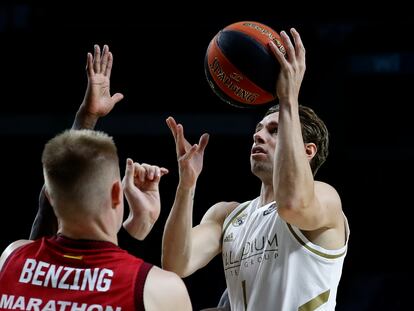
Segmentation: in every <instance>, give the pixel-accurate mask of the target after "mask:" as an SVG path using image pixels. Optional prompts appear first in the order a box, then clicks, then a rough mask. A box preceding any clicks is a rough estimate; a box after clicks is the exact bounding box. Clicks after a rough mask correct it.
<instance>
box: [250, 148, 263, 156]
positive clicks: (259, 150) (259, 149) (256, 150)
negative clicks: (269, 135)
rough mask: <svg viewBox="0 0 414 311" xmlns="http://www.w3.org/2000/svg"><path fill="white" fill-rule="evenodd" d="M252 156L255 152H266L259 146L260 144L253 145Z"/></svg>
mask: <svg viewBox="0 0 414 311" xmlns="http://www.w3.org/2000/svg"><path fill="white" fill-rule="evenodd" d="M251 154H252V156H253V155H257V154H266V151H265V150H264V149H263V148H262V147H260V146H255V147H253V148H252V153H251Z"/></svg>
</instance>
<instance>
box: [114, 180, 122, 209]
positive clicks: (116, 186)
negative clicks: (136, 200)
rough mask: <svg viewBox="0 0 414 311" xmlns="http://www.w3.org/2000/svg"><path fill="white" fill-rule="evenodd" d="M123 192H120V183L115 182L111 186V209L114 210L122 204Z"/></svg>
mask: <svg viewBox="0 0 414 311" xmlns="http://www.w3.org/2000/svg"><path fill="white" fill-rule="evenodd" d="M123 195H124V194H123V192H122V184H121V181H119V180H117V181H115V182H114V183H113V184H112V188H111V199H112V207H113V208H116V207H118V206H119V205H120V204H121V203H122V202H123V199H124V197H123Z"/></svg>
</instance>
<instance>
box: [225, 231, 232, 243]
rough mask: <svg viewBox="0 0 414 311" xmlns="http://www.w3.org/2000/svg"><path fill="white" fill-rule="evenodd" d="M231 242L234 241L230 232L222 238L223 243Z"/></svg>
mask: <svg viewBox="0 0 414 311" xmlns="http://www.w3.org/2000/svg"><path fill="white" fill-rule="evenodd" d="M232 241H234V237H233V232H231V233H230V234H228V235H227V236H226V237H225V238H224V242H232Z"/></svg>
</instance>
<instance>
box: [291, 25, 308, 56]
mask: <svg viewBox="0 0 414 311" xmlns="http://www.w3.org/2000/svg"><path fill="white" fill-rule="evenodd" d="M290 33H291V34H292V37H293V40H294V42H295V47H296V56H298V57H300V58H302V57H304V56H305V54H306V50H305V47H304V45H303V42H302V38H301V37H300V35H299V33H298V31H297V30H296V29H295V28H291V29H290Z"/></svg>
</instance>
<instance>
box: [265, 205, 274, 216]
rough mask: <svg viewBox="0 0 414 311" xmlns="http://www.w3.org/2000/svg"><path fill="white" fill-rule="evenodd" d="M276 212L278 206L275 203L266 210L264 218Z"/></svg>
mask: <svg viewBox="0 0 414 311" xmlns="http://www.w3.org/2000/svg"><path fill="white" fill-rule="evenodd" d="M275 210H276V204H275V203H273V204H272V205H270V206H269V207H268V208H267V210H265V211H264V212H263V216H266V215H269V214H270V213H272V212H274V211H275Z"/></svg>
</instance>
